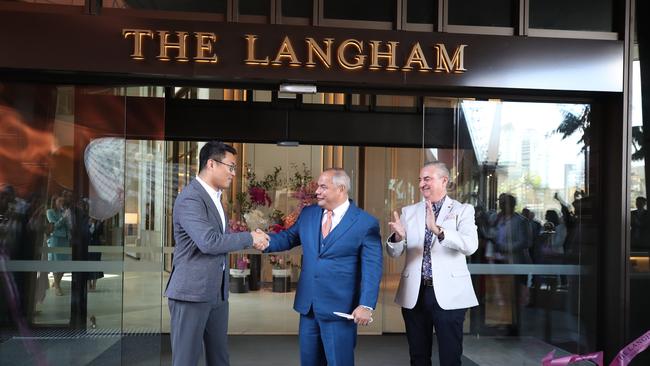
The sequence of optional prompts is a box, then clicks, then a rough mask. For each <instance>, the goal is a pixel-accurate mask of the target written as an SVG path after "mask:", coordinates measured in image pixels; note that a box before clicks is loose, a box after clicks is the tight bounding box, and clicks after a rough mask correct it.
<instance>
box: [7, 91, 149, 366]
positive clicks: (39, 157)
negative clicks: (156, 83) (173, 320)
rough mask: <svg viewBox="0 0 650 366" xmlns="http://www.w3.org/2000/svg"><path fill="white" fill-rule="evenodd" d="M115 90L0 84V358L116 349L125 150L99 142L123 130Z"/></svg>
mask: <svg viewBox="0 0 650 366" xmlns="http://www.w3.org/2000/svg"><path fill="white" fill-rule="evenodd" d="M116 90H118V89H115V88H110V87H108V88H107V87H79V86H67V85H61V86H56V85H38V84H21V83H2V84H0V139H1V141H0V252H1V253H2V255H1V256H0V262H2V267H3V271H2V272H0V273H1V275H2V277H3V280H2V281H1V283H2V284H1V285H0V291H1V292H2V295H1V296H0V314H2V315H0V316H1V317H2V319H1V320H0V324H2V325H1V328H0V332H1V333H2V336H1V337H0V339H1V341H0V359H2V360H3V361H7V362H9V363H11V364H14V363H16V364H17V363H30V364H45V363H50V362H54V363H63V364H74V363H79V362H82V363H85V361H84V360H86V361H88V362H89V361H90V360H93V359H97V358H98V357H100V356H101V355H102V354H104V352H106V351H107V350H110V351H111V352H117V354H120V352H121V350H122V348H121V335H122V299H123V285H122V281H123V278H124V276H123V272H122V271H123V263H124V262H123V258H122V256H123V246H122V238H123V230H124V229H123V222H124V221H123V193H124V185H123V179H122V178H123V174H124V167H123V164H124V149H123V148H120V144H119V143H118V144H117V145H115V144H104V143H103V141H106V139H108V140H109V141H124V136H125V134H126V128H125V115H126V113H125V111H127V110H128V108H127V107H126V99H125V98H126V97H124V96H120V95H116V93H113V91H116ZM121 146H123V143H122V145H121ZM5 269H6V271H5ZM7 285H9V286H7ZM158 308H159V306H158ZM25 339H29V340H28V341H25ZM73 348H74V349H75V352H69V350H70V349H73ZM151 357H152V359H155V357H159V354H155V355H151ZM80 360H81V361H80Z"/></svg>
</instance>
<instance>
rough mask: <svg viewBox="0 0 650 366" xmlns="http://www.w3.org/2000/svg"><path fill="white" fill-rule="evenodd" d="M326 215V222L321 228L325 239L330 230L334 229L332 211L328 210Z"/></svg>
mask: <svg viewBox="0 0 650 366" xmlns="http://www.w3.org/2000/svg"><path fill="white" fill-rule="evenodd" d="M325 215H326V216H327V217H326V218H325V222H324V223H323V227H322V228H321V229H322V231H323V239H325V238H326V237H327V234H329V233H330V230H332V211H330V210H327V212H325Z"/></svg>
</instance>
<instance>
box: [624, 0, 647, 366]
mask: <svg viewBox="0 0 650 366" xmlns="http://www.w3.org/2000/svg"><path fill="white" fill-rule="evenodd" d="M637 4H638V3H637ZM644 4H645V3H644ZM644 4H641V5H637V9H636V18H635V20H636V22H638V23H636V24H644V21H647V19H648V14H647V8H648V7H647V5H644ZM644 8H646V9H644ZM641 29H642V28H641V27H638V30H637V27H635V32H634V37H633V39H634V43H633V45H632V141H631V142H632V146H630V152H631V154H632V156H631V161H630V168H631V170H630V177H629V181H630V204H631V209H632V212H631V213H630V267H629V268H630V283H629V286H630V311H629V314H630V315H629V319H630V330H629V333H628V336H627V342H632V341H634V340H635V339H637V338H638V337H640V336H641V335H643V334H644V333H645V332H647V331H648V329H650V315H649V314H648V311H647V309H648V308H649V307H650V295H649V294H648V288H649V286H650V215H649V214H648V207H647V198H648V192H649V189H648V184H650V180H648V179H646V178H647V176H648V171H647V169H648V168H650V165H648V164H646V162H647V161H648V154H649V151H650V150H648V146H646V144H647V143H648V131H650V126H649V125H648V118H647V117H646V119H645V120H644V119H643V117H645V116H647V113H648V111H649V110H650V98H648V95H649V94H650V93H649V91H650V88H649V86H650V84H647V80H648V77H647V75H646V76H643V75H645V74H647V71H648V49H649V48H650V45H649V44H648V39H649V38H648V35H649V34H648V31H647V30H644V31H643V32H644V33H641V32H640V31H639V30H641ZM643 29H645V28H643ZM637 32H638V33H637ZM641 72H643V75H642V74H641ZM644 112H645V113H644ZM647 364H650V353H648V352H642V353H641V354H639V355H638V356H637V357H636V358H635V359H634V361H632V363H631V365H635V366H636V365H647Z"/></svg>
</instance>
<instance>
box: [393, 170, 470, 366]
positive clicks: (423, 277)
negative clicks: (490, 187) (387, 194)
mask: <svg viewBox="0 0 650 366" xmlns="http://www.w3.org/2000/svg"><path fill="white" fill-rule="evenodd" d="M448 182H449V170H448V169H447V167H446V166H445V164H444V163H443V162H440V161H434V162H430V163H427V164H425V165H424V167H422V169H421V170H420V178H419V186H420V192H421V193H422V196H423V198H424V200H423V201H422V202H419V203H416V204H414V205H410V206H406V207H404V208H403V209H402V215H401V216H399V215H398V214H397V212H393V216H394V221H391V222H389V226H390V228H391V230H392V231H393V233H392V234H391V236H390V237H389V238H388V240H387V242H386V244H387V245H386V251H387V252H388V255H389V256H391V257H398V256H400V255H401V254H402V253H406V261H405V265H404V270H403V271H402V276H401V278H400V283H399V287H398V289H397V296H396V297H395V302H396V303H398V304H399V305H400V306H401V307H402V316H403V317H404V324H405V325H406V336H407V339H408V343H409V355H410V358H411V365H417V366H421V365H431V347H432V342H433V327H435V329H436V336H437V339H438V349H439V358H440V365H441V366H452V365H453V366H456V365H460V364H461V355H462V353H463V322H464V320H465V312H466V310H467V308H470V307H473V306H477V305H478V300H477V299H476V294H475V293H474V288H473V286H472V279H471V277H470V273H469V270H468V268H467V259H466V257H467V256H469V255H472V253H474V252H475V251H476V249H477V248H478V234H477V231H476V224H475V222H474V207H472V206H471V205H468V204H463V203H460V202H458V201H456V200H453V199H451V198H449V197H448V196H447V183H448Z"/></svg>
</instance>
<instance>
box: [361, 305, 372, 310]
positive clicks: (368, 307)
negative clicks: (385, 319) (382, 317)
mask: <svg viewBox="0 0 650 366" xmlns="http://www.w3.org/2000/svg"><path fill="white" fill-rule="evenodd" d="M359 306H361V307H362V308H365V309H368V310H370V311H375V309H373V308H371V307H370V306H366V305H359Z"/></svg>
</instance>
